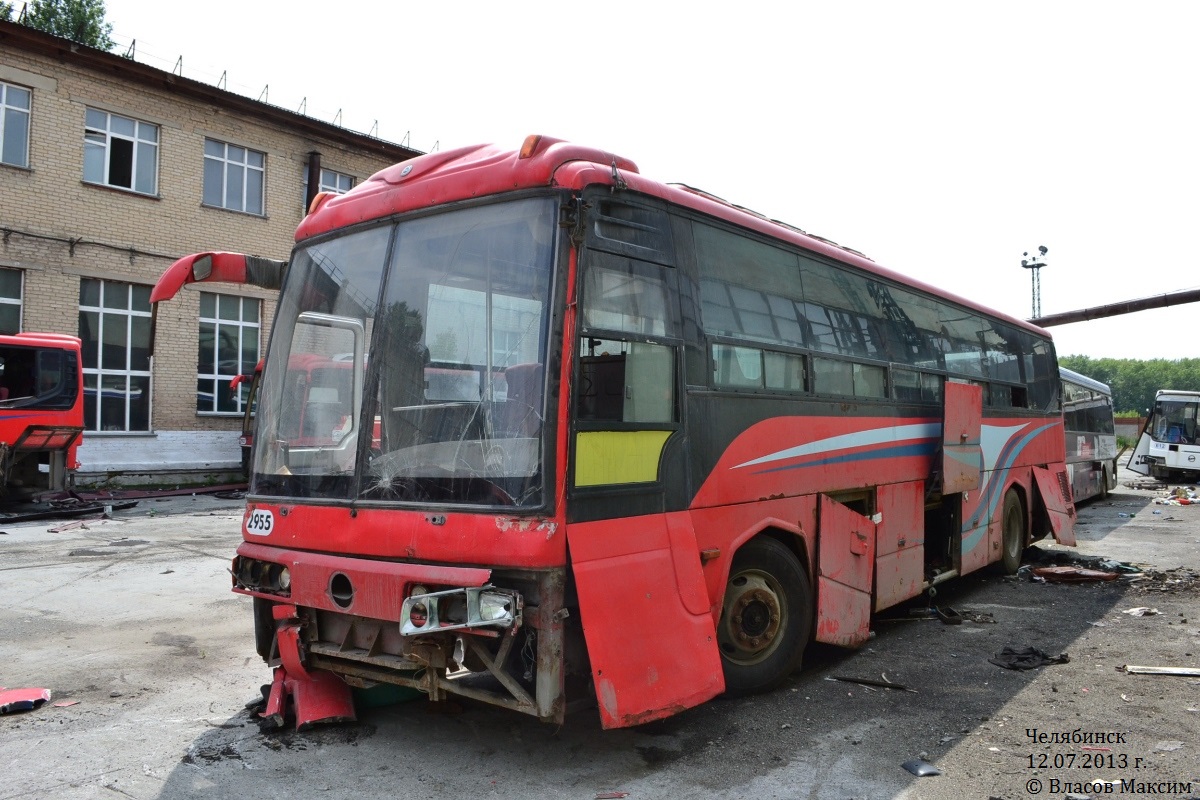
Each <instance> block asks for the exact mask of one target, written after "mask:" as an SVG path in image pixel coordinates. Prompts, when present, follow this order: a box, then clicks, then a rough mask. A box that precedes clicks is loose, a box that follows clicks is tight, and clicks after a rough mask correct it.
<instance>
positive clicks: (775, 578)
mask: <svg viewBox="0 0 1200 800" xmlns="http://www.w3.org/2000/svg"><path fill="white" fill-rule="evenodd" d="M811 631H812V589H811V587H810V584H809V580H808V573H807V572H806V571H805V569H804V566H803V565H802V564H801V563H800V561H799V560H798V559H797V558H796V556H795V555H794V554H793V553H792V551H791V550H789V549H788V548H787V547H786V546H785V545H783V544H781V543H780V542H779V541H777V540H775V539H772V538H770V537H767V536H760V537H759V538H757V539H752V540H751V541H749V542H747V543H746V544H745V545H743V546H742V549H740V550H738V552H737V554H736V555H735V556H734V557H733V566H732V568H731V569H730V571H729V582H728V583H727V584H726V586H725V600H724V604H723V606H722V608H721V621H720V623H719V624H718V625H717V645H718V647H719V648H720V651H721V665H722V667H723V670H724V673H725V691H726V693H728V694H732V695H744V694H752V693H755V692H763V691H767V690H768V689H772V688H774V687H776V686H778V685H779V684H780V683H782V682H783V680H784V679H785V678H787V676H788V675H790V674H791V673H792V672H794V671H795V670H796V669H798V668H799V667H800V661H801V658H802V657H803V655H804V647H805V645H807V644H808V638H809V635H810V633H811Z"/></svg>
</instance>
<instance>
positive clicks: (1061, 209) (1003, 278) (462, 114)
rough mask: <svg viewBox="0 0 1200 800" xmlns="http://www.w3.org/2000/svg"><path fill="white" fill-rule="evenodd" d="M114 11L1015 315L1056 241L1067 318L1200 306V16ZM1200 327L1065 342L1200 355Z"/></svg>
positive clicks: (421, 131)
mask: <svg viewBox="0 0 1200 800" xmlns="http://www.w3.org/2000/svg"><path fill="white" fill-rule="evenodd" d="M106 5H107V10H108V21H109V22H111V23H112V24H113V39H114V40H115V41H116V42H117V44H118V47H117V52H124V51H125V50H126V48H128V47H129V45H130V43H131V42H132V41H133V40H135V39H136V41H137V44H136V57H137V60H138V61H141V62H143V63H146V64H150V65H151V66H156V67H159V68H161V69H165V70H173V69H174V68H175V65H176V62H177V60H178V59H179V58H180V57H181V56H182V59H183V64H182V70H183V74H184V75H185V76H186V77H189V78H193V79H195V80H200V81H205V82H208V83H213V84H216V83H217V81H218V80H219V79H220V77H221V75H222V73H226V75H227V78H226V80H227V85H226V88H228V89H229V90H231V91H234V92H238V93H240V94H244V95H247V96H249V97H252V98H259V97H260V96H261V95H262V93H263V90H264V87H269V90H268V93H267V96H266V99H267V100H268V101H269V102H271V103H273V104H275V105H278V106H282V107H284V108H288V109H290V110H293V111H295V110H299V109H300V106H301V103H302V102H306V107H305V111H306V113H307V114H308V115H309V116H312V117H316V118H319V119H324V120H326V121H334V119H335V117H336V116H337V114H338V112H339V111H340V112H341V124H343V125H344V126H346V127H347V128H351V129H353V130H357V131H360V132H364V133H366V132H369V131H371V129H372V128H373V127H374V126H375V125H376V123H378V130H377V135H378V136H380V137H381V138H383V139H387V140H389V141H392V142H397V143H405V144H408V145H410V146H411V147H413V148H414V149H417V150H420V151H425V152H427V151H430V150H432V149H434V148H435V147H436V148H438V149H441V150H446V149H449V148H452V147H458V146H460V145H467V144H478V143H482V142H496V143H499V144H505V145H509V146H512V147H514V148H516V147H518V146H519V145H520V142H521V140H522V139H523V138H524V137H525V136H526V135H527V134H529V133H541V134H545V135H549V136H555V137H558V138H563V139H568V140H572V141H576V142H579V143H582V144H588V145H592V146H596V147H600V148H604V149H607V150H611V151H613V152H616V153H619V154H621V155H623V156H626V157H628V158H631V159H632V160H633V161H635V162H636V163H637V164H638V166H639V168H640V170H641V172H642V173H644V174H646V175H647V176H649V177H652V178H656V179H658V180H662V181H667V182H682V183H687V184H689V185H692V186H696V187H699V188H701V189H704V190H706V191H709V192H712V193H714V194H717V195H720V196H721V197H724V198H725V199H727V200H729V201H731V202H734V203H738V204H740V205H744V206H747V207H749V208H752V209H755V210H756V211H759V212H761V213H763V214H766V215H768V216H771V217H774V218H776V219H780V220H783V221H786V222H789V223H791V224H793V225H797V226H799V227H801V228H803V229H805V230H807V231H809V232H811V233H816V234H819V235H822V236H824V237H826V238H829V239H833V240H834V241H837V242H839V243H841V244H845V245H848V246H850V247H854V248H855V249H857V250H860V251H862V252H864V253H866V254H867V255H868V256H870V257H871V258H873V259H874V260H876V261H877V262H879V263H880V264H883V265H885V266H887V267H890V268H892V269H895V270H897V271H899V272H902V273H905V274H908V275H911V276H913V277H915V278H919V279H921V280H924V281H926V282H929V283H932V284H934V285H937V286H941V287H943V288H945V289H947V290H950V291H953V292H955V293H957V294H960V295H963V296H965V297H968V298H971V299H973V300H977V301H980V302H982V303H984V304H986V305H989V306H991V307H993V308H996V309H998V310H1000V311H1003V312H1006V313H1008V314H1011V315H1013V316H1017V317H1021V318H1025V317H1028V316H1030V313H1031V311H1032V308H1031V306H1032V302H1031V280H1030V279H1031V276H1030V273H1029V271H1028V270H1025V269H1022V268H1021V266H1020V262H1021V258H1022V253H1023V252H1025V251H1030V252H1032V251H1034V249H1035V248H1036V247H1037V246H1038V245H1045V246H1046V247H1048V248H1049V255H1048V258H1047V266H1046V268H1045V269H1043V270H1041V300H1042V312H1043V313H1044V314H1051V313H1056V312H1061V311H1068V310H1073V309H1077V308H1085V307H1089V306H1095V305H1101V304H1105V303H1111V302H1117V301H1120V300H1129V299H1134V298H1141V297H1150V296H1154V295H1160V294H1166V293H1169V292H1175V291H1179V290H1183V289H1193V288H1197V287H1200V269H1198V267H1197V264H1198V262H1200V257H1198V254H1197V253H1196V252H1193V251H1196V250H1197V247H1196V245H1195V244H1194V242H1193V236H1194V233H1195V227H1196V220H1197V217H1198V214H1197V212H1198V210H1200V155H1198V154H1197V146H1198V143H1200V110H1198V108H1197V105H1198V103H1197V97H1198V86H1197V79H1198V78H1200V70H1198V69H1197V66H1198V62H1200V47H1198V46H1197V44H1196V35H1197V31H1198V30H1200V3H1192V2H1186V1H1185V0H1177V1H1173V2H1152V1H1151V2H1146V3H1139V4H1130V3H1116V2H1104V1H1102V0H1101V1H1098V2H1097V1H1093V2H1076V1H1075V0H1060V1H1059V2H1037V1H1035V2H1023V1H1020V0H1018V1H1017V2H1007V3H1003V4H995V3H991V4H982V3H968V2H918V1H915V0H913V1H910V2H834V1H833V0H826V2H808V1H807V0H791V1H790V2H782V1H781V2H773V3H767V2H759V1H758V0H742V1H741V2H737V3H729V4H722V5H717V4H709V3H698V2H689V3H683V2H665V1H662V0H657V1H656V0H640V1H639V2H628V1H627V0H610V1H608V2H599V3H568V2H552V3H542V2H526V3H516V2H501V1H499V0H493V2H474V1H473V0H441V2H436V1H435V2H424V3H401V2H394V0H359V1H358V2H355V3H348V2H344V3H329V2H327V1H326V0H321V2H315V1H313V0H290V2H278V1H277V0H270V1H267V0H258V1H256V2H247V1H246V0H238V1H237V2H234V1H233V0H208V1H207V2H205V3H203V4H201V3H181V4H176V5H171V6H167V5H164V4H163V3H162V0H107V2H106ZM406 137H408V138H407V141H406ZM280 255H282V254H280ZM1197 318H1200V304H1191V305H1183V306H1177V307H1175V308H1169V309H1160V310H1153V311H1144V312H1140V313H1137V314H1132V315H1126V316H1120V317H1112V318H1109V319H1107V320H1096V321H1092V322H1083V323H1076V324H1072V325H1066V326H1061V327H1056V328H1053V329H1052V333H1053V334H1054V337H1055V339H1056V341H1057V342H1058V351H1059V353H1060V354H1063V355H1066V354H1084V355H1089V356H1093V357H1097V358H1103V357H1113V358H1172V359H1175V358H1190V357H1193V356H1198V355H1200V353H1197V347H1196V344H1195V343H1196V342H1198V341H1200V337H1197V336H1196V335H1195V333H1194V332H1195V331H1196V330H1197V328H1198V327H1200V326H1197V325H1195V324H1192V325H1190V326H1189V325H1188V320H1195V319H1197ZM1189 334H1191V335H1189Z"/></svg>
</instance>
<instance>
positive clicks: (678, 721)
mask: <svg viewBox="0 0 1200 800" xmlns="http://www.w3.org/2000/svg"><path fill="white" fill-rule="evenodd" d="M1122 477H1123V480H1129V479H1130V478H1131V477H1132V476H1129V475H1123V476H1122ZM1161 494H1163V492H1161V491H1159V490H1152V489H1133V488H1129V487H1127V486H1121V487H1120V488H1119V489H1118V490H1117V491H1116V492H1115V493H1114V494H1113V495H1112V496H1111V497H1110V498H1108V499H1106V500H1100V501H1096V502H1093V503H1091V504H1088V505H1085V506H1083V507H1082V508H1081V509H1080V510H1079V515H1078V516H1079V523H1078V527H1077V531H1078V535H1079V539H1080V543H1079V546H1078V547H1077V548H1073V549H1068V548H1059V547H1057V546H1053V545H1043V546H1040V547H1038V548H1036V549H1034V550H1031V551H1030V552H1029V553H1028V554H1027V563H1028V564H1029V566H1031V567H1032V566H1034V565H1035V563H1036V564H1048V563H1052V562H1054V561H1055V560H1057V562H1058V563H1066V564H1070V563H1075V564H1077V565H1078V564H1084V565H1091V566H1095V565H1097V564H1099V563H1100V562H1102V561H1103V560H1104V559H1109V560H1111V561H1114V562H1120V563H1122V564H1136V565H1137V566H1138V567H1139V568H1140V569H1141V573H1140V575H1138V576H1133V577H1131V576H1129V575H1126V576H1125V577H1122V578H1119V579H1117V580H1113V581H1103V582H1086V583H1056V582H1040V581H1035V580H1031V579H1029V578H1031V577H1032V575H1029V576H1027V577H1026V578H1021V579H1014V578H1002V577H999V576H995V575H992V574H980V575H971V576H967V577H966V578H963V579H960V580H957V581H951V582H949V583H948V584H946V585H943V586H940V587H939V590H940V591H939V593H938V595H937V597H936V598H934V601H933V602H935V603H936V604H937V605H939V606H940V607H942V608H952V609H954V611H955V612H956V613H957V615H958V616H959V617H960V618H961V622H960V623H959V624H953V625H952V624H945V623H944V622H943V621H941V620H940V619H938V618H937V616H936V615H933V616H930V615H929V614H927V613H926V605H927V600H926V599H925V598H921V599H919V600H917V601H913V602H912V603H909V604H906V605H904V606H902V607H900V608H897V609H893V610H891V611H889V612H886V613H885V614H882V615H879V616H877V617H876V619H875V620H874V622H873V631H874V634H875V635H874V636H873V638H872V639H871V641H870V642H868V644H867V645H866V646H865V647H863V648H861V649H859V650H857V651H844V650H838V649H835V648H823V647H819V646H814V647H812V648H810V651H809V653H808V654H807V657H806V664H805V668H804V669H803V670H801V671H800V672H798V673H797V674H796V675H794V676H793V677H792V678H791V679H790V680H789V681H788V683H787V684H786V685H785V686H783V687H782V688H780V689H778V690H776V691H774V692H771V693H768V694H763V695H758V696H755V697H750V698H743V699H737V700H731V699H724V698H720V699H717V700H715V701H713V702H710V703H708V704H705V705H704V706H701V707H699V708H696V709H692V710H690V711H687V712H684V713H682V714H679V715H677V716H674V717H672V718H670V719H667V720H663V721H660V722H657V723H652V724H650V725H645V726H642V727H639V728H633V729H627V730H617V731H603V730H601V729H600V727H599V722H598V718H597V715H596V713H595V711H594V709H583V710H581V711H578V712H576V713H574V714H573V715H571V716H570V717H568V719H567V721H566V723H565V724H564V725H563V726H561V727H555V726H548V725H544V724H541V723H538V722H536V721H534V720H531V719H528V718H526V717H523V716H521V715H519V714H516V713H514V712H509V711H506V710H503V709H499V708H493V707H486V706H481V705H476V704H473V703H463V704H461V705H455V706H453V707H452V708H451V709H450V711H448V712H447V711H445V710H441V711H438V712H437V713H433V709H434V707H433V706H430V705H429V704H428V703H426V702H425V701H424V700H423V699H417V700H412V701H409V702H402V703H396V704H392V705H380V706H377V707H365V706H364V707H360V709H359V720H358V721H357V722H356V723H352V724H345V725H338V726H329V727H322V728H317V729H314V730H310V731H307V732H303V733H300V732H296V731H283V732H276V733H264V732H263V731H261V730H260V729H259V727H258V725H257V724H256V723H255V720H254V719H253V718H252V716H251V712H250V711H248V710H247V708H246V705H247V703H248V702H250V701H253V700H254V699H256V698H258V697H259V689H260V686H261V685H262V684H264V683H266V682H267V681H269V679H270V675H269V672H268V670H267V669H266V667H265V666H264V665H263V664H262V662H261V660H260V659H259V658H258V656H257V655H256V654H255V652H254V643H253V626H252V624H251V619H250V608H249V602H248V600H247V599H246V598H244V597H240V596H237V595H234V594H233V593H232V592H230V590H229V589H230V578H229V575H228V571H227V570H228V566H229V560H230V558H231V557H232V555H233V553H234V550H235V549H236V547H237V544H238V541H239V539H240V536H239V525H240V520H241V513H242V502H241V500H240V499H236V498H234V499H222V498H214V497H212V496H209V495H203V494H201V495H197V496H196V497H194V498H193V497H190V496H183V497H172V498H159V499H148V500H143V501H139V503H138V505H137V506H136V507H134V508H132V509H129V510H127V511H121V512H115V513H114V514H113V518H111V519H94V518H93V519H77V520H63V521H61V522H55V521H42V522H37V523H27V524H20V525H5V526H4V528H3V533H2V534H0V553H2V554H3V558H2V559H0V580H2V581H3V583H2V584H0V585H2V586H3V595H2V597H3V601H4V608H5V614H4V615H3V617H2V618H0V665H2V666H0V685H2V686H8V687H45V688H48V689H49V690H51V692H52V699H51V701H50V702H48V703H45V704H44V705H42V706H40V707H39V708H37V709H35V710H32V711H28V712H22V713H15V714H7V715H3V716H0V761H2V762H4V763H6V764H7V765H8V770H7V778H6V780H5V781H4V782H3V783H2V784H0V800H10V799H11V798H42V797H46V798H67V799H68V800H74V799H75V798H114V799H115V798H126V799H128V798H137V799H138V800H142V799H143V798H146V799H148V798H193V797H194V798H200V797H203V798H209V799H219V798H231V799H232V798H237V799H238V800H245V798H255V800H266V799H267V798H289V800H294V799H295V798H306V797H342V796H349V795H350V794H351V793H354V794H357V795H359V796H361V797H413V798H441V797H469V798H476V797H497V798H580V799H581V800H597V799H598V798H608V797H613V798H616V797H627V798H630V800H643V799H644V798H646V799H648V798H655V799H657V798H705V799H706V800H708V799H711V798H801V797H803V798H813V799H815V800H835V799H837V800H844V798H921V799H922V800H924V799H925V798H930V799H934V800H936V798H952V799H953V800H962V798H993V797H994V798H1005V799H1006V800H1012V799H1014V798H1023V797H1035V796H1037V797H1055V798H1060V797H1067V796H1069V795H1070V794H1077V795H1080V796H1094V797H1101V796H1114V795H1120V794H1122V793H1125V794H1135V793H1140V794H1145V793H1146V792H1147V790H1153V792H1154V793H1155V794H1167V795H1169V796H1174V797H1197V796H1200V708H1198V706H1200V679H1198V678H1196V677H1194V676H1165V675H1144V674H1131V673H1130V672H1129V671H1128V670H1127V669H1126V668H1127V667H1129V666H1131V665H1132V666H1157V667H1175V668H1178V667H1192V668H1196V667H1200V624H1198V623H1200V588H1198V580H1197V572H1200V508H1198V507H1196V506H1175V505H1158V504H1156V503H1155V502H1154V501H1155V499H1157V498H1159V497H1160V495H1161ZM1155 511H1159V512H1161V513H1155ZM1110 566H1111V565H1110ZM1027 572H1029V571H1027ZM1138 608H1143V609H1146V610H1145V611H1143V612H1141V614H1134V613H1129V612H1130V611H1131V610H1133V609H1138ZM1006 647H1007V648H1016V649H1022V648H1034V649H1035V650H1038V651H1041V652H1043V653H1045V654H1047V655H1048V656H1050V657H1051V658H1053V659H1057V658H1058V657H1060V656H1062V655H1063V654H1066V656H1067V660H1066V661H1065V663H1053V662H1052V663H1047V664H1045V665H1043V666H1039V667H1036V668H1033V669H1030V670H1027V671H1017V670H1011V669H1006V668H1003V667H1001V666H998V665H996V664H995V663H993V659H998V657H999V656H1001V654H1002V653H1003V652H1004V649H1005V648H1006ZM889 685H890V686H889ZM899 687H903V688H899ZM1043 734H1044V736H1043ZM1084 734H1089V738H1088V742H1090V743H1084V742H1083V736H1084ZM1073 736H1074V737H1075V738H1074V740H1073V739H1072V737H1073ZM1101 736H1103V742H1102V743H1097V742H1099V740H1100V737H1101ZM911 762H919V764H924V765H928V766H929V767H931V768H932V769H933V770H936V771H937V772H938V773H939V774H936V775H929V776H926V777H918V776H917V775H915V774H913V773H912V772H910V771H909V770H908V769H906V768H905V766H904V765H905V764H910V766H912V764H911ZM914 768H915V767H914ZM1108 781H1116V782H1117V783H1115V784H1113V783H1107V782H1108ZM1122 781H1127V782H1129V783H1127V784H1123V783H1121V782H1122ZM1097 782H1100V783H1097ZM1188 784H1190V788H1187V787H1188ZM1123 787H1127V788H1128V791H1126V790H1125V788H1123ZM1075 789H1079V790H1082V791H1071V790H1075ZM1167 789H1170V790H1171V791H1166V790H1167ZM1185 789H1186V790H1185Z"/></svg>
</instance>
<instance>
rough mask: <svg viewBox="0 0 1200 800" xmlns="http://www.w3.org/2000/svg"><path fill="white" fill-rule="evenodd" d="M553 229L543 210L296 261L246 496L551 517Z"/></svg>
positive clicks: (360, 236) (314, 249)
mask: <svg viewBox="0 0 1200 800" xmlns="http://www.w3.org/2000/svg"><path fill="white" fill-rule="evenodd" d="M555 220H556V201H555V200H554V199H552V198H535V199H526V200H519V201H512V202H506V203H498V204H493V205H488V206H480V207H475V208H467V209H459V210H455V211H452V212H448V213H443V214H437V215H432V216H427V217H422V218H418V219H412V220H407V221H404V222H401V223H399V224H394V225H387V226H381V227H375V228H369V229H359V230H356V231H353V232H348V233H344V234H343V235H340V236H338V237H335V238H331V239H325V240H322V241H320V242H319V243H315V244H309V245H304V246H302V247H300V248H299V249H298V250H297V251H296V253H295V254H294V257H293V259H292V262H291V266H290V267H289V274H288V279H287V283H286V285H285V286H284V289H283V293H282V295H281V297H280V302H279V312H278V318H277V326H276V329H275V332H274V334H273V336H272V344H271V351H270V353H269V354H268V357H267V361H266V367H265V371H264V375H263V386H262V396H261V398H260V399H259V406H258V408H259V423H258V424H259V433H258V438H257V441H256V448H255V463H254V475H253V476H252V488H251V491H252V492H253V493H255V494H266V495H278V496H293V497H320V498H327V499H331V500H337V499H341V500H361V501H363V502H401V503H403V502H420V503H431V502H432V503H439V504H441V503H445V504H474V505H520V506H532V505H538V504H540V503H541V501H542V497H543V491H542V477H541V476H542V473H543V471H542V469H541V461H542V453H543V447H542V420H543V418H544V417H545V391H544V385H545V380H546V374H545V369H544V364H545V363H546V342H547V338H548V336H547V334H548V328H549V317H550V315H549V307H550V303H549V299H550V286H551V276H552V266H553V254H554V233H555V230H556V226H555ZM318 378H319V379H318Z"/></svg>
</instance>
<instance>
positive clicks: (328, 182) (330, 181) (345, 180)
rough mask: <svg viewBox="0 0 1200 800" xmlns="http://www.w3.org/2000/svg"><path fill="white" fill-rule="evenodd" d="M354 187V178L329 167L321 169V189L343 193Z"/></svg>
mask: <svg viewBox="0 0 1200 800" xmlns="http://www.w3.org/2000/svg"><path fill="white" fill-rule="evenodd" d="M353 188H354V178H353V177H352V176H350V175H343V174H342V173H340V172H334V171H333V170H331V169H323V170H321V191H322V192H333V193H334V194H345V193H346V192H348V191H350V190H351V189H353Z"/></svg>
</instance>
